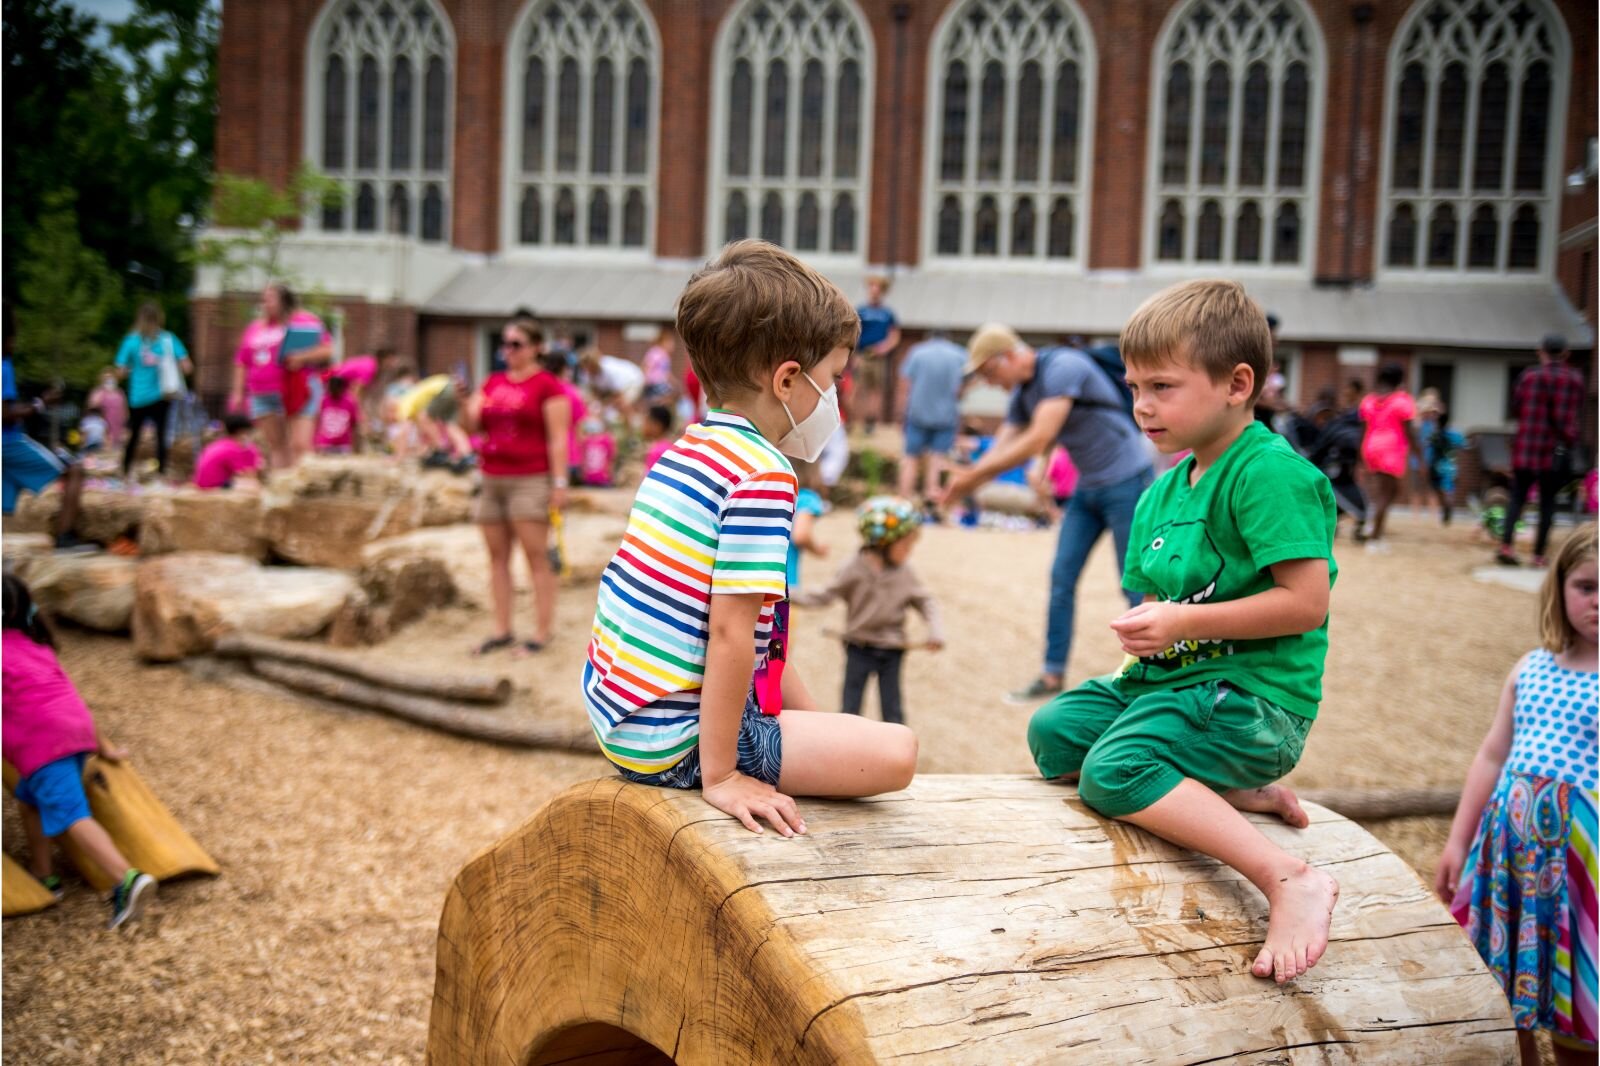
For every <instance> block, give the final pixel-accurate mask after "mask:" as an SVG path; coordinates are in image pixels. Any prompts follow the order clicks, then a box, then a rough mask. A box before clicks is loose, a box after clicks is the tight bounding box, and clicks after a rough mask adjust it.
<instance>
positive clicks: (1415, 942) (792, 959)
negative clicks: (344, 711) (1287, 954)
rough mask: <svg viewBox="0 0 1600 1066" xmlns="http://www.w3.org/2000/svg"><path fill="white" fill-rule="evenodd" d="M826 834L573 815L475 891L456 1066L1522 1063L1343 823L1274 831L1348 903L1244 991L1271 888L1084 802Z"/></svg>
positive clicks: (446, 1003)
mask: <svg viewBox="0 0 1600 1066" xmlns="http://www.w3.org/2000/svg"><path fill="white" fill-rule="evenodd" d="M805 812H806V816H807V822H808V824H809V826H810V828H811V832H810V833H809V834H808V835H807V836H805V837H801V838H795V839H787V840H786V839H783V838H780V837H778V836H776V835H775V834H773V833H770V832H769V833H766V834H763V835H760V836H757V835H754V834H751V833H748V832H746V831H745V830H744V829H743V828H741V827H740V826H738V825H737V824H736V823H734V822H733V821H731V820H730V819H727V818H724V817H722V816H721V815H719V814H718V813H717V812H715V811H712V810H711V809H710V808H708V807H707V806H706V805H705V804H704V802H703V801H702V800H701V799H700V797H699V796H698V794H696V793H693V792H672V791H670V790H663V789H650V788H642V787H638V786H632V785H627V784H624V783H623V782H621V781H620V780H616V779H609V780H603V781H597V782H592V783H588V784H585V785H580V786H576V787H575V788H574V789H572V790H569V792H567V793H565V794H563V795H562V796H561V797H559V798H558V799H557V800H556V801H554V802H553V803H552V804H550V805H549V806H548V807H546V808H545V809H544V810H543V811H541V812H540V813H539V814H538V815H536V816H535V818H534V819H533V820H532V821H530V822H529V823H528V824H527V825H525V826H523V827H522V828H521V829H519V830H517V831H516V832H514V833H513V834H511V836H509V837H507V838H506V840H504V841H502V842H501V843H500V844H498V845H496V846H495V847H493V848H491V849H489V850H487V851H485V852H484V853H483V854H481V855H479V856H478V857H477V858H476V859H474V860H473V862H472V863H470V864H468V866H467V868H466V869H464V870H463V871H462V873H461V875H460V876H459V877H458V878H457V881H456V884H455V886H454V887H453V888H452V891H451V893H450V897H449V900H448V902H447V903H446V907H445V913H444V916H443V918H442V919H441V923H440V939H439V955H438V960H439V961H438V965H439V970H438V977H437V981H436V984H435V993H434V1010H433V1018H432V1022H431V1028H430V1036H429V1059H430V1061H431V1062H434V1063H437V1064H455V1063H465V1062H473V1063H478V1062H486V1063H519V1064H520V1063H526V1062H534V1063H548V1062H555V1061H574V1062H579V1061H590V1060H589V1059H588V1058H586V1057H585V1056H590V1055H592V1056H595V1057H594V1058H593V1061H596V1062H600V1061H628V1060H629V1059H628V1056H630V1055H638V1056H643V1055H645V1054H647V1053H649V1052H651V1050H652V1049H654V1050H655V1052H656V1053H660V1054H665V1055H667V1056H668V1057H670V1058H672V1059H673V1060H675V1061H678V1062H686V1063H687V1062H703V1061H704V1062H716V1061H739V1062H784V1063H790V1062H794V1063H806V1062H819V1063H820V1062H863V1063H865V1062H889V1061H898V1060H901V1059H905V1060H910V1061H919V1060H920V1061H925V1062H938V1063H946V1062H952V1063H1001V1062H1004V1063H1034V1062H1037V1063H1045V1062H1061V1061H1074V1060H1076V1061H1096V1062H1098V1061H1107V1062H1116V1063H1118V1064H1119V1066H1120V1064H1121V1063H1124V1062H1125V1063H1130V1064H1131V1063H1143V1062H1152V1063H1155V1062H1162V1063H1165V1062H1194V1063H1200V1062H1213V1061H1221V1060H1224V1059H1226V1060H1228V1061H1240V1062H1294V1061H1308V1062H1313V1061H1314V1062H1362V1063H1369V1062H1370V1063H1411V1062H1418V1061H1428V1062H1473V1063H1480V1062H1491V1063H1492V1062H1503V1063H1511V1062H1514V1061H1515V1039H1514V1033H1513V1030H1512V1028H1511V1024H1510V1019H1509V1011H1508V1008H1507V1006H1506V1002H1505V998H1504V995H1503V994H1502V993H1501V991H1500V988H1499V985H1498V984H1497V983H1496V982H1495V980H1494V979H1493V977H1491V976H1490V975H1489V973H1488V972H1487V970H1486V969H1485V968H1484V967H1483V964H1482V963H1481V961H1480V960H1479V959H1478V957H1477V954H1476V953H1475V952H1474V951H1473V949H1472V947H1471V945H1470V944H1469V943H1468V942H1467V941H1466V939H1465V938H1464V937H1463V936H1462V935H1461V933H1460V930H1459V928H1458V927H1457V926H1456V925H1455V923H1454V922H1453V921H1451V920H1450V918H1449V916H1448V915H1447V914H1446V913H1445V911H1444V908H1443V907H1442V906H1440V905H1439V903H1438V902H1437V901H1436V900H1435V899H1434V898H1433V897H1432V894H1431V893H1430V892H1429V891H1428V889H1427V887H1426V886H1424V885H1423V884H1422V883H1421V882H1420V881H1419V880H1418V879H1417V878H1416V876H1415V875H1414V874H1412V872H1411V871H1410V869H1409V868H1408V867H1406V865H1405V864H1404V863H1402V862H1401V861H1400V860H1399V859H1398V858H1396V857H1395V856H1394V855H1392V854H1391V853H1389V852H1388V851H1387V849H1385V848H1384V847H1383V846H1382V844H1380V843H1379V842H1378V841H1377V840H1375V839H1374V838H1373V837H1371V836H1370V835H1369V834H1367V833H1366V832H1365V831H1364V830H1362V829H1361V828H1360V827H1359V826H1358V825H1356V824H1354V823H1352V822H1349V821H1347V820H1345V819H1343V818H1341V817H1339V816H1338V815H1335V814H1333V813H1332V812H1330V811H1327V810H1324V809H1322V808H1310V810H1309V813H1310V814H1311V816H1312V822H1313V824H1312V826H1311V828H1309V829H1307V830H1304V831H1301V830H1294V829H1290V828H1288V827H1287V826H1283V825H1281V824H1279V823H1276V822H1273V821H1272V820H1270V819H1266V818H1259V819H1255V820H1256V823H1257V824H1258V825H1259V826H1260V827H1261V829H1262V831H1263V832H1264V833H1266V834H1267V835H1268V836H1269V837H1271V838H1273V839H1275V840H1278V841H1280V842H1282V843H1283V844H1284V845H1285V846H1286V847H1290V848H1292V849H1293V850H1295V852H1296V853H1297V854H1301V855H1304V856H1305V857H1306V858H1307V859H1308V861H1311V862H1314V863H1316V864H1318V865H1321V866H1324V867H1327V868H1328V869H1329V870H1330V871H1331V872H1333V873H1334V874H1335V876H1337V877H1338V878H1339V879H1340V881H1341V884H1342V885H1343V893H1344V894H1343V897H1342V900H1341V904H1340V907H1339V909H1338V911H1336V913H1335V921H1334V927H1333V938H1332V944H1331V946H1330V948H1329V951H1328V954H1327V956H1326V957H1325V958H1324V960H1323V961H1322V963H1321V964H1320V965H1318V966H1317V967H1316V968H1315V969H1314V970H1312V971H1311V973H1310V974H1308V975H1307V976H1306V977H1304V978H1302V979H1301V980H1300V981H1298V982H1294V983H1292V984H1289V985H1286V986H1278V985H1275V984H1273V983H1272V982H1270V981H1262V980H1259V979H1257V978H1255V977H1253V976H1251V975H1250V974H1249V972H1248V967H1249V964H1250V961H1251V959H1252V958H1253V957H1254V954H1255V952H1256V950H1257V949H1258V948H1259V945H1260V941H1261V938H1262V936H1263V935H1264V932H1265V919H1266V908H1265V903H1264V901H1263V900H1262V899H1261V897H1260V895H1259V894H1258V893H1257V892H1256V891H1255V889H1254V888H1253V887H1251V886H1250V885H1249V884H1248V883H1246V882H1244V881H1243V880H1242V879H1241V878H1240V877H1239V876H1238V875H1237V874H1236V873H1234V872H1233V871H1232V870H1229V869H1227V868H1226V867H1223V866H1221V865H1220V864H1218V863H1216V862H1214V861H1212V860H1210V859H1206V858H1202V857H1199V856H1196V855H1194V854H1192V853H1189V852H1184V851H1182V850H1181V849H1178V848H1175V847H1173V846H1171V845H1169V844H1167V843H1165V842H1163V841H1160V840H1157V839H1155V838H1153V837H1150V836H1148V835H1147V834H1144V833H1142V832H1140V831H1139V830H1136V829H1133V828H1131V827H1128V826H1125V825H1123V824H1120V823H1115V822H1107V821H1105V820H1103V819H1100V818H1098V817H1097V816H1095V815H1094V814H1093V813H1092V812H1090V811H1089V810H1088V809H1087V808H1086V807H1084V806H1083V804H1082V803H1081V802H1080V801H1079V800H1078V799H1077V797H1076V793H1075V792H1074V791H1073V790H1072V789H1070V788H1067V787H1065V786H1059V785H1052V784H1049V783H1046V782H1041V781H1038V780H1036V779H1031V778H1024V777H1015V778H1012V777H940V776H933V777H924V778H920V779H918V780H917V782H915V783H914V784H913V786H912V787H911V789H910V790H908V791H907V792H905V793H901V794H898V795H896V796H891V797H883V798H880V799H877V800H870V801H861V802H853V803H823V802H818V801H807V802H806V804H805ZM619 1048H620V1049H621V1050H619ZM630 1049H631V1050H630ZM617 1056H621V1058H618V1057H617Z"/></svg>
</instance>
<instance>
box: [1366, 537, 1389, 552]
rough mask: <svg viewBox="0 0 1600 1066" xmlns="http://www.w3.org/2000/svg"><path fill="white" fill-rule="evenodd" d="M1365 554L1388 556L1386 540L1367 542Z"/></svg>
mask: <svg viewBox="0 0 1600 1066" xmlns="http://www.w3.org/2000/svg"><path fill="white" fill-rule="evenodd" d="M1367 554H1368V555H1388V554H1389V542H1388V541H1386V540H1369V541H1367Z"/></svg>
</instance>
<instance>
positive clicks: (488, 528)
mask: <svg viewBox="0 0 1600 1066" xmlns="http://www.w3.org/2000/svg"><path fill="white" fill-rule="evenodd" d="M543 347H544V331H543V329H542V328H541V327H540V325H539V323H538V322H536V321H534V320H533V319H531V318H527V317H523V316H519V317H517V318H513V319H512V320H511V321H510V322H507V323H506V324H505V328H504V329H503V330H502V331H501V333H500V353H501V355H502V356H503V357H504V359H505V364H506V369H505V370H504V371H503V372H500V373H496V374H490V375H489V377H488V379H487V380H485V381H484V383H483V387H482V388H480V389H479V390H478V392H477V393H476V394H475V395H474V396H473V397H472V399H470V400H469V401H467V406H466V411H465V415H464V421H465V423H466V429H467V432H469V433H480V434H482V437H483V443H482V445H481V447H480V448H479V450H478V463H479V469H480V470H481V471H482V472H483V490H482V492H480V493H479V495H478V500H477V503H476V505H475V514H474V520H475V521H476V522H477V523H478V528H480V529H482V530H483V542H484V544H485V545H486V546H487V547H488V549H489V597H490V600H491V602H492V603H493V605H494V624H495V629H494V634H493V635H492V636H490V637H489V638H488V639H487V640H485V641H484V642H483V643H482V644H480V645H478V648H477V652H476V653H477V654H478V655H485V654H487V653H489V652H492V651H499V650H500V649H501V648H509V647H511V646H513V645H514V644H516V638H515V637H513V636H512V633H511V595H512V585H511V553H512V550H513V547H514V546H515V545H517V544H520V545H522V551H523V554H524V555H526V556H527V558H528V570H529V571H530V572H531V573H532V574H533V595H534V639H532V640H528V641H523V642H522V650H523V651H528V652H535V651H539V650H540V649H542V648H543V647H544V646H545V644H547V643H548V642H549V640H550V628H551V625H552V623H553V622H554V619H555V613H556V574H555V572H554V571H552V570H551V569H550V558H549V556H548V555H547V554H546V550H545V549H546V546H547V544H548V542H549V538H550V511H551V509H552V508H554V509H559V508H560V507H561V506H562V505H563V504H565V503H566V498H567V426H568V423H569V421H570V419H571V407H570V406H569V405H568V402H567V395H566V393H565V392H564V391H563V390H562V388H561V382H560V381H558V380H557V379H556V377H555V375H554V374H551V373H550V372H549V371H547V370H544V369H542V368H541V367H540V366H539V353H540V351H541V350H542V349H543Z"/></svg>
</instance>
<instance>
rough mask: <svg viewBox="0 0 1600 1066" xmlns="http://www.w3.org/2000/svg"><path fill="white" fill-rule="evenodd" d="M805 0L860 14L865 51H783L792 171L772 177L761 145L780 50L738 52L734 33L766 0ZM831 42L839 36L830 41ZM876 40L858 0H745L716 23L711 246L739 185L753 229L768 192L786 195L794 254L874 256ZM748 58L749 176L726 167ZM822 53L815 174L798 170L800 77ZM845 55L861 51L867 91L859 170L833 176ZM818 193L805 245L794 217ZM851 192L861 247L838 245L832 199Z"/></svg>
mask: <svg viewBox="0 0 1600 1066" xmlns="http://www.w3.org/2000/svg"><path fill="white" fill-rule="evenodd" d="M796 2H802V3H806V4H808V5H812V6H815V7H824V6H826V5H827V4H829V3H837V4H838V5H839V6H840V7H841V8H843V9H844V11H845V13H846V14H847V15H849V17H850V18H851V19H852V20H854V22H855V29H856V32H857V33H858V34H859V35H860V39H861V51H860V54H859V55H855V56H842V55H836V54H835V55H829V54H823V55H810V54H807V53H806V52H805V51H804V50H803V49H795V48H791V49H790V50H789V51H788V52H786V53H784V55H783V57H782V58H783V59H784V60H785V62H786V63H787V64H788V67H789V79H790V91H789V107H788V112H787V115H786V118H785V121H784V137H785V140H786V147H785V149H784V163H785V166H784V170H785V174H784V175H783V176H782V177H778V178H769V177H767V176H766V175H765V174H763V173H762V172H761V171H762V169H763V168H762V158H761V157H762V152H761V146H762V145H763V144H764V137H765V134H764V131H762V125H763V122H762V116H763V114H764V110H765V109H764V104H765V101H766V70H767V63H768V61H769V60H771V59H774V58H778V57H777V56H776V55H775V54H772V53H766V52H763V53H761V54H759V55H750V56H736V55H733V54H732V53H733V47H734V43H735V41H734V38H735V34H736V32H737V30H738V27H739V25H740V23H741V22H742V21H743V20H744V19H745V17H746V16H747V15H748V14H749V13H750V11H751V9H752V8H754V7H755V6H757V5H758V4H762V3H779V4H784V5H787V4H790V3H796ZM827 44H828V46H829V47H832V46H833V42H831V41H830V42H827ZM876 52H877V48H876V42H875V41H874V39H873V36H872V27H871V25H870V24H869V23H868V22H867V19H866V16H865V15H863V14H862V12H861V8H860V7H859V6H857V4H856V2H855V0H740V2H739V3H737V4H735V5H734V6H733V8H732V9H731V10H729V12H728V14H727V15H726V17H724V18H723V20H722V25H721V26H719V27H718V29H717V38H716V43H715V47H714V50H713V52H712V56H713V57H714V58H713V60H712V67H711V69H712V76H711V84H712V90H711V91H712V107H711V135H710V138H709V140H708V143H709V145H710V148H711V157H710V160H709V163H710V166H709V167H708V168H707V169H708V170H709V171H710V175H709V177H710V180H709V181H707V182H706V222H705V241H706V249H707V251H708V254H715V252H716V250H717V249H720V248H721V247H722V246H723V244H725V243H726V242H725V241H724V240H723V239H722V220H723V218H724V209H725V207H726V199H727V196H728V194H729V193H730V192H731V191H733V190H735V189H742V190H744V192H745V195H746V196H747V198H748V200H749V211H750V227H749V231H748V233H747V234H746V235H747V236H752V237H756V236H760V234H761V201H762V200H764V199H765V198H766V194H767V193H769V192H776V193H778V194H779V195H780V196H781V197H782V198H783V238H784V239H783V241H782V242H781V243H782V245H783V247H784V248H785V249H787V250H789V251H790V252H793V253H794V254H795V255H797V256H799V257H800V258H802V259H804V260H805V261H806V262H808V263H812V264H814V265H816V266H818V267H822V268H825V269H827V268H832V269H848V268H851V267H860V266H862V265H863V264H865V263H866V261H867V245H868V244H869V242H870V240H871V235H872V163H873V158H872V157H873V144H872V131H873V117H874V110H875V108H876V105H877V54H876ZM741 58H748V59H750V63H751V73H752V78H751V97H750V174H749V175H748V176H747V177H743V178H733V177H730V176H729V175H728V174H727V173H726V170H727V164H728V108H729V95H730V92H731V88H730V83H731V82H732V80H733V64H734V62H735V61H736V60H738V59H741ZM813 58H816V59H821V60H823V82H822V101H823V102H822V165H821V168H820V169H821V173H820V174H819V175H818V176H817V177H815V178H802V177H799V176H798V170H799V162H800V106H801V95H802V89H801V79H802V78H803V77H804V71H805V64H806V61H807V60H809V59H813ZM844 59H855V60H856V61H857V62H858V63H859V64H860V66H861V98H860V107H861V110H860V120H861V126H860V138H859V150H858V153H857V166H856V176H855V177H854V178H849V179H840V178H836V177H834V176H833V149H834V132H835V123H836V122H837V120H838V113H837V112H838V109H837V107H836V106H835V105H836V102H837V100H838V89H839V76H838V63H839V62H842V61H843V60H844ZM807 192H810V193H814V194H815V195H816V197H817V210H818V219H817V226H818V241H817V243H818V244H819V245H820V247H819V248H817V249H815V250H808V251H801V250H800V249H798V248H796V247H795V244H794V233H795V220H796V218H797V217H798V214H799V209H800V198H801V196H802V195H803V194H804V193H807ZM842 192H847V193H849V194H851V196H852V197H854V199H855V208H856V240H855V245H856V250H855V251H853V252H843V253H840V252H834V251H832V250H831V249H832V245H833V200H834V197H836V196H837V195H838V194H839V193H842Z"/></svg>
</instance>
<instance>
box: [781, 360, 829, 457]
mask: <svg viewBox="0 0 1600 1066" xmlns="http://www.w3.org/2000/svg"><path fill="white" fill-rule="evenodd" d="M801 376H803V377H804V378H805V379H806V382H807V383H808V384H809V385H810V386H811V387H812V388H813V389H816V390H817V395H818V396H821V397H822V399H820V400H818V401H817V406H816V409H815V410H813V411H812V412H811V413H810V414H809V415H806V419H805V421H804V422H796V421H795V420H794V412H793V411H790V410H789V405H788V404H784V405H783V413H784V414H786V415H788V416H789V425H790V426H791V427H793V428H791V429H790V430H789V432H787V433H785V434H784V435H783V439H782V440H780V441H778V450H779V451H780V452H782V453H783V454H784V455H790V456H793V457H794V458H796V459H801V460H804V461H805V462H808V463H813V462H816V459H817V456H819V455H821V454H822V449H823V446H824V445H826V444H827V443H828V438H829V437H831V436H833V432H834V430H836V429H838V428H839V390H838V389H837V388H833V387H831V386H830V387H829V389H828V391H827V392H823V391H822V389H821V387H820V386H818V385H817V383H816V382H815V381H812V380H811V375H810V374H806V373H804V372H803V371H802V374H801Z"/></svg>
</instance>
